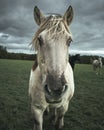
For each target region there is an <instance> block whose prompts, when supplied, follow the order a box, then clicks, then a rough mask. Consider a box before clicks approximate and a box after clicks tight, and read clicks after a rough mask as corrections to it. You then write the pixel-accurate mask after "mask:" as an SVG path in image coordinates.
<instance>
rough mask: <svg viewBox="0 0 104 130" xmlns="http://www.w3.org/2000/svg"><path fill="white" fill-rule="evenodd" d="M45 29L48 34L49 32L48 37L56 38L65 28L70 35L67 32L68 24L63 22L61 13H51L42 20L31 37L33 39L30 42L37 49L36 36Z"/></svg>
mask: <svg viewBox="0 0 104 130" xmlns="http://www.w3.org/2000/svg"><path fill="white" fill-rule="evenodd" d="M63 25H64V26H63ZM44 30H46V31H47V32H48V34H50V35H49V36H50V38H57V35H58V36H61V35H63V34H64V33H65V30H66V31H67V32H68V33H69V34H70V36H72V35H71V33H70V32H69V29H68V26H67V25H66V23H65V22H64V20H63V18H62V16H61V15H55V14H53V15H51V16H49V17H47V18H46V20H45V21H44V22H43V24H41V25H40V27H39V29H38V31H37V32H36V34H35V36H34V37H33V40H32V42H31V44H32V46H33V48H35V50H37V48H38V42H39V41H38V37H39V34H40V33H41V32H42V31H44Z"/></svg>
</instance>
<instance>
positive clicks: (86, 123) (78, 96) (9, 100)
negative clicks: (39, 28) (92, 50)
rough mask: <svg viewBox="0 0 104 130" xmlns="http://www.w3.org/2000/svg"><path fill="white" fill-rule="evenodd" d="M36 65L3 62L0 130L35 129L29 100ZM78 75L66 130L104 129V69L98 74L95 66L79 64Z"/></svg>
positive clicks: (1, 65) (1, 61) (29, 62)
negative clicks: (29, 88)
mask: <svg viewBox="0 0 104 130" xmlns="http://www.w3.org/2000/svg"><path fill="white" fill-rule="evenodd" d="M32 63H33V61H21V60H1V59H0V130H32V127H33V120H32V116H31V112H30V102H29V97H28V80H29V73H30V68H31V66H32ZM74 74H75V75H74V76H75V94H74V97H73V99H72V100H71V102H70V105H69V111H68V112H67V113H66V115H65V127H64V130H104V67H103V70H102V74H101V75H95V74H94V72H93V70H92V66H91V65H83V64H81V65H79V64H77V65H76V67H75V72H74ZM45 124H46V123H45ZM44 130H46V125H45V128H44ZM47 130H49V129H48V128H47Z"/></svg>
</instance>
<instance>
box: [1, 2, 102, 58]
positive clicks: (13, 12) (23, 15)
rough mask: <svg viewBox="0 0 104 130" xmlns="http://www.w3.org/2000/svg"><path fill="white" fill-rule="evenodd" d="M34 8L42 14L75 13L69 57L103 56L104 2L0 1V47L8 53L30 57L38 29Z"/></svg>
mask: <svg viewBox="0 0 104 130" xmlns="http://www.w3.org/2000/svg"><path fill="white" fill-rule="evenodd" d="M35 5H37V6H38V7H39V8H40V9H41V10H42V11H43V12H44V13H45V14H47V13H59V14H64V12H65V11H66V9H67V8H68V6H69V5H72V7H73V9H74V20H73V22H72V24H71V27H70V28H71V32H72V34H73V43H72V44H71V46H70V49H69V53H70V54H77V53H80V54H91V55H93V54H94V55H95V54H96V55H101V56H104V0H0V45H3V46H6V47H7V49H8V51H10V52H22V53H33V51H32V50H31V49H30V47H29V43H30V42H31V40H32V38H33V36H34V34H35V32H36V30H37V28H38V26H37V25H36V23H35V21H34V17H33V9H34V6H35Z"/></svg>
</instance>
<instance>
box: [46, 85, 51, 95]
mask: <svg viewBox="0 0 104 130" xmlns="http://www.w3.org/2000/svg"><path fill="white" fill-rule="evenodd" d="M44 89H45V91H46V92H48V93H51V89H50V88H49V87H48V85H47V84H45V86H44Z"/></svg>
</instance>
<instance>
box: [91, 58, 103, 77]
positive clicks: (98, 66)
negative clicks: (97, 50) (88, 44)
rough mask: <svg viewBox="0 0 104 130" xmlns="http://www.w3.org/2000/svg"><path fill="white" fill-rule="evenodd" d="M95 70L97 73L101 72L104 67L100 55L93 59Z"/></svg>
mask: <svg viewBox="0 0 104 130" xmlns="http://www.w3.org/2000/svg"><path fill="white" fill-rule="evenodd" d="M92 65H93V70H94V71H95V72H96V74H101V68H102V58H101V57H99V58H98V59H96V60H93V63H92Z"/></svg>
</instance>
